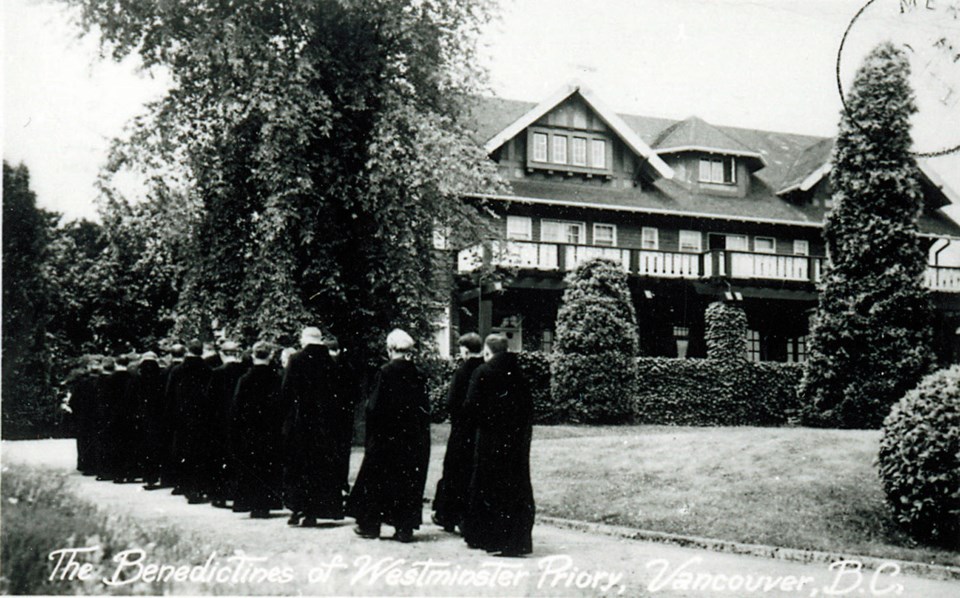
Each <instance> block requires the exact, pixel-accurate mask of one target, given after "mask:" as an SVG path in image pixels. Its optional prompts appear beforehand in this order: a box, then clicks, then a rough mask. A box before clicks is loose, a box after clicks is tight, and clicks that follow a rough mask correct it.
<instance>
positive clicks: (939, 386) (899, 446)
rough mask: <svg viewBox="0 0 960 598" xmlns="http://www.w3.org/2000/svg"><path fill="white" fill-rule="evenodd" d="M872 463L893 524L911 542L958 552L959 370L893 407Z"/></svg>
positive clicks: (935, 377)
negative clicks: (875, 459) (911, 539)
mask: <svg viewBox="0 0 960 598" xmlns="http://www.w3.org/2000/svg"><path fill="white" fill-rule="evenodd" d="M877 464H878V466H879V470H880V480H881V482H882V483H883V490H884V492H885V493H886V496H887V503H888V504H889V505H890V508H891V509H892V510H893V513H894V516H895V518H896V520H897V522H898V523H899V524H900V525H901V526H902V527H903V528H904V529H905V530H906V531H907V532H909V533H910V534H911V535H912V536H913V537H914V538H916V539H917V540H920V541H922V542H931V543H935V544H941V545H946V546H948V547H950V548H954V549H956V548H960V366H953V367H952V368H950V369H946V370H941V371H939V372H936V373H934V374H931V375H929V376H927V377H926V378H924V379H923V380H922V381H921V382H920V385H919V386H918V387H917V388H915V389H913V390H911V391H910V392H908V393H907V394H906V396H904V397H903V398H902V399H900V401H899V402H897V403H896V404H895V405H894V406H893V409H892V410H891V412H890V414H889V415H888V416H887V418H886V419H885V420H884V422H883V434H882V436H881V437H880V453H879V456H878V458H877Z"/></svg>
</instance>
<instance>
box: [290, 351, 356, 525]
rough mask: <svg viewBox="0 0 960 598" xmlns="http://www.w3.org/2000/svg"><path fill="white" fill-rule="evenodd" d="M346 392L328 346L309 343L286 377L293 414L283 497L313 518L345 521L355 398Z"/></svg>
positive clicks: (293, 362)
mask: <svg viewBox="0 0 960 598" xmlns="http://www.w3.org/2000/svg"><path fill="white" fill-rule="evenodd" d="M340 390H341V389H340V387H339V384H338V376H337V370H336V365H335V364H334V362H333V359H331V358H330V353H329V351H327V347H326V346H325V345H307V346H306V347H304V349H303V350H302V351H299V352H297V353H295V354H293V355H292V356H291V357H290V362H289V363H288V364H287V368H286V373H285V374H284V377H283V404H284V405H286V407H287V409H288V410H289V412H288V413H287V421H286V424H285V428H286V439H285V446H286V463H285V470H284V483H283V496H284V502H285V503H286V505H287V507H288V508H289V509H290V510H291V511H294V512H297V513H303V514H304V515H305V516H307V517H320V518H324V519H342V518H343V480H342V479H341V477H342V475H343V474H342V472H343V469H344V466H343V459H344V453H343V443H344V438H345V437H346V436H347V435H351V434H352V433H353V421H352V418H348V411H349V412H350V413H352V409H351V408H352V403H350V398H349V397H346V396H343V393H341V391H340ZM348 404H349V406H348ZM346 458H348V459H349V454H347V455H346Z"/></svg>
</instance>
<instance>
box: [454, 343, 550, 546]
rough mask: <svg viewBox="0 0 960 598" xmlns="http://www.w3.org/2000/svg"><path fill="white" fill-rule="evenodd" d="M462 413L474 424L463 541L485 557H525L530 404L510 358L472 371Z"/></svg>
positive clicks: (529, 525)
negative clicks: (487, 553) (490, 554)
mask: <svg viewBox="0 0 960 598" xmlns="http://www.w3.org/2000/svg"><path fill="white" fill-rule="evenodd" d="M463 410H464V413H465V414H466V416H467V417H469V418H472V419H473V420H474V421H476V423H477V437H476V449H475V453H474V468H473V478H472V479H471V481H470V494H469V499H468V505H467V510H466V512H465V513H464V518H463V525H462V530H463V538H464V540H466V541H467V543H468V544H470V545H471V546H476V547H479V548H483V549H485V550H487V551H490V552H501V551H502V552H508V553H513V554H528V553H530V552H531V551H532V550H533V541H532V538H531V530H532V529H533V519H534V513H535V506H534V502H533V487H532V486H531V484H530V437H531V434H532V431H533V402H532V400H531V398H530V392H529V389H528V388H527V383H526V381H525V380H524V379H523V376H522V373H521V371H520V367H519V365H518V363H517V356H516V355H515V354H513V353H500V354H498V355H495V356H493V358H491V359H490V361H488V362H487V363H485V364H484V365H482V366H480V367H479V368H477V369H476V371H475V372H474V373H473V376H472V377H471V379H470V389H469V390H468V391H467V400H466V402H465V403H464V406H463Z"/></svg>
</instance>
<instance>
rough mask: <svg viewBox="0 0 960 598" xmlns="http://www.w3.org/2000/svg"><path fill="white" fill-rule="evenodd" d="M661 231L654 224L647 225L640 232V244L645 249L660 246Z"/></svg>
mask: <svg viewBox="0 0 960 598" xmlns="http://www.w3.org/2000/svg"><path fill="white" fill-rule="evenodd" d="M659 233H660V231H658V230H657V229H655V228H653V227H652V226H645V227H643V229H642V230H641V232H640V246H641V247H643V248H644V249H659V248H660V235H659Z"/></svg>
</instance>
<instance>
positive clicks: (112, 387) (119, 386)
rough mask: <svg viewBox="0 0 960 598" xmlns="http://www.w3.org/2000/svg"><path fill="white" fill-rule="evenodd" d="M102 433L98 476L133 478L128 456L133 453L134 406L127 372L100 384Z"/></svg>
mask: <svg viewBox="0 0 960 598" xmlns="http://www.w3.org/2000/svg"><path fill="white" fill-rule="evenodd" d="M102 397H103V402H104V406H105V408H106V417H105V424H106V433H105V435H104V436H105V440H104V447H103V449H104V450H103V457H102V459H103V460H102V467H101V472H100V475H102V476H103V477H107V478H118V479H124V478H132V477H134V476H135V475H136V472H135V471H134V467H133V460H132V458H131V454H133V453H134V452H135V451H136V443H137V436H136V429H135V425H136V403H135V401H134V397H133V375H132V374H130V372H129V371H127V370H118V371H114V372H111V373H110V374H109V375H107V377H106V379H105V380H104V381H103V394H102Z"/></svg>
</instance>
